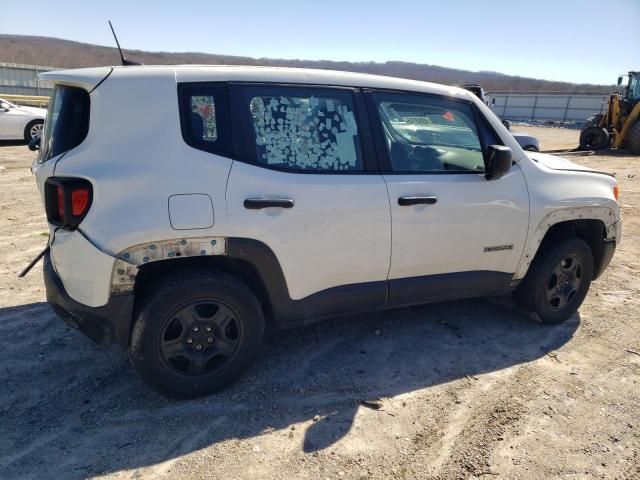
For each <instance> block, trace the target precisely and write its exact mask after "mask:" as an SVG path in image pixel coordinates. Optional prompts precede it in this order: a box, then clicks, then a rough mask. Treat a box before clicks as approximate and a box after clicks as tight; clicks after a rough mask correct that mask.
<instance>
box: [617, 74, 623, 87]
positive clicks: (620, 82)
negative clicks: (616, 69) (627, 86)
mask: <svg viewBox="0 0 640 480" xmlns="http://www.w3.org/2000/svg"><path fill="white" fill-rule="evenodd" d="M620 85H622V77H621V76H620V77H618V86H620Z"/></svg>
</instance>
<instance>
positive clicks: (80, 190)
mask: <svg viewBox="0 0 640 480" xmlns="http://www.w3.org/2000/svg"><path fill="white" fill-rule="evenodd" d="M44 191H45V195H44V201H45V209H46V211H47V220H49V222H50V223H52V224H54V225H58V226H60V227H64V228H66V229H68V230H73V229H74V228H77V227H78V225H80V222H82V220H83V219H84V217H85V216H86V215H87V212H88V211H89V208H91V201H92V199H93V188H92V187H91V183H89V182H88V181H87V180H84V179H81V178H63V177H51V178H48V179H47V181H46V182H45V185H44Z"/></svg>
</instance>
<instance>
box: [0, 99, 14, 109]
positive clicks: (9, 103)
mask: <svg viewBox="0 0 640 480" xmlns="http://www.w3.org/2000/svg"><path fill="white" fill-rule="evenodd" d="M0 103H6V104H7V105H9V107H10V108H16V106H15V105H14V104H13V103H11V102H7V101H6V100H5V99H4V98H0Z"/></svg>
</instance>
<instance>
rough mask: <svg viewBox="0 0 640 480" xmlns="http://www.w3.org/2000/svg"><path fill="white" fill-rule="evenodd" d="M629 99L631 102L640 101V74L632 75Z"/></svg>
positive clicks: (628, 93) (628, 91)
mask: <svg viewBox="0 0 640 480" xmlns="http://www.w3.org/2000/svg"><path fill="white" fill-rule="evenodd" d="M627 98H628V99H629V100H640V73H635V74H631V75H630V77H629V89H628V90H627Z"/></svg>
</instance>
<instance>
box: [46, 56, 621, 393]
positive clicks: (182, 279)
mask: <svg viewBox="0 0 640 480" xmlns="http://www.w3.org/2000/svg"><path fill="white" fill-rule="evenodd" d="M41 76H42V77H43V78H44V79H46V80H48V81H51V82H53V83H54V84H55V85H56V86H55V93H54V94H53V99H52V101H51V107H50V112H49V115H48V117H47V122H46V125H45V132H44V135H43V139H42V144H41V150H40V152H39V158H38V159H37V160H36V161H35V162H34V165H33V170H34V172H35V175H36V177H37V182H38V187H39V189H40V192H41V194H42V198H43V200H44V206H45V209H46V212H47V218H48V221H49V223H50V227H51V236H50V241H49V246H50V250H49V253H47V255H45V267H44V276H45V283H46V287H47V300H48V301H49V303H50V304H52V305H53V308H54V309H55V310H56V312H58V313H59V314H60V315H61V316H62V317H63V318H64V319H65V320H66V321H67V322H68V323H69V324H70V325H72V326H74V327H77V328H79V329H80V330H82V331H83V332H84V333H86V334H87V335H88V336H89V337H91V338H92V339H93V340H94V341H96V342H98V343H117V344H120V345H122V346H124V347H126V348H128V350H129V354H130V358H131V361H132V363H133V365H134V367H135V368H136V369H137V371H138V372H139V374H140V376H141V377H142V378H143V379H144V380H145V381H146V382H147V383H148V384H150V385H151V386H153V387H154V388H156V389H157V390H159V391H161V392H163V393H164V394H166V395H169V396H174V397H193V396H198V395H205V394H208V393H210V392H213V391H215V390H218V389H220V388H222V387H224V386H225V385H227V384H228V383H230V382H231V381H233V380H234V379H235V378H237V377H238V376H239V375H240V374H241V373H242V372H243V371H244V370H245V369H246V368H247V367H248V366H249V365H250V364H251V362H252V361H253V360H254V359H255V358H256V355H257V353H258V350H259V347H260V345H261V343H262V340H263V336H264V331H265V327H266V326H272V327H287V326H294V325H302V324H306V323H309V322H312V321H316V320H320V319H324V318H329V317H334V316H340V315H345V314H350V313H354V312H362V311H374V310H382V309H390V308H396V307H401V306H405V305H415V304H423V303H428V302H435V301H441V300H453V299H460V298H466V297H475V296H483V295H494V294H504V293H507V292H513V293H514V296H515V298H516V301H517V302H518V303H519V304H520V305H521V306H522V307H523V308H524V309H526V310H527V311H529V312H531V314H532V315H533V316H534V317H535V318H536V319H538V320H539V321H541V322H543V323H557V322H561V321H563V320H565V319H567V318H569V317H571V316H572V315H573V314H574V313H575V312H576V310H577V309H578V307H579V306H580V304H581V303H582V301H583V300H584V298H585V296H586V294H587V291H588V289H589V285H590V283H591V281H592V280H594V279H596V278H597V277H598V276H599V275H600V274H601V273H602V271H603V270H604V269H605V268H606V267H607V265H608V264H609V262H610V260H611V257H612V255H613V253H614V250H615V247H616V242H617V241H619V240H620V232H621V223H620V210H619V208H618V204H617V200H616V198H617V186H616V181H615V179H614V178H612V176H610V175H608V174H604V173H601V172H597V171H593V170H589V169H587V168H582V167H580V166H578V165H575V164H573V163H571V162H568V161H566V160H563V159H560V158H556V157H552V156H549V155H543V154H533V153H531V154H525V152H523V150H522V149H521V148H520V146H519V145H518V143H517V142H516V141H515V140H514V138H513V137H512V136H511V135H510V134H509V132H508V131H507V130H506V129H505V128H504V126H503V125H502V124H501V122H500V120H499V119H498V118H497V117H496V116H495V115H494V114H493V113H492V112H491V111H490V110H489V108H488V107H486V106H485V105H484V104H483V103H482V102H481V101H479V100H478V99H477V98H476V97H475V96H474V95H473V94H472V93H470V92H468V91H466V90H463V89H459V88H452V87H446V86H442V85H435V84H430V83H423V82H417V81H410V80H403V79H396V78H388V77H380V76H369V75H361V74H353V73H344V72H330V71H322V70H302V69H284V68H261V67H231V66H126V67H113V68H108V67H104V68H93V69H82V70H69V71H58V72H47V73H44V74H42V75H41Z"/></svg>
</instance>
